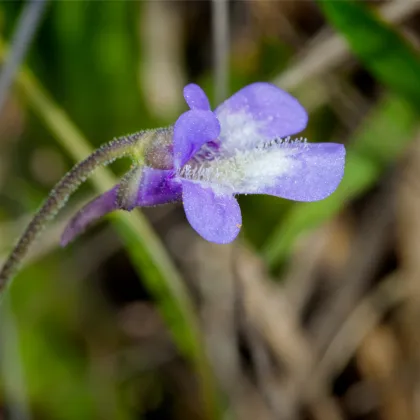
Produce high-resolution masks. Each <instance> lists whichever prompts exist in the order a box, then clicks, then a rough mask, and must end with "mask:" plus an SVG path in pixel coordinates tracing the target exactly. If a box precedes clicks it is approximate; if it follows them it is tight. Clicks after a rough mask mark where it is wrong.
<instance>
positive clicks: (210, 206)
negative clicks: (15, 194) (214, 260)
mask: <svg viewBox="0 0 420 420" xmlns="http://www.w3.org/2000/svg"><path fill="white" fill-rule="evenodd" d="M184 97H185V100H186V102H187V104H188V105H189V107H190V110H189V111H187V112H185V113H184V114H182V115H181V116H180V117H179V118H178V120H177V121H176V123H175V125H174V126H173V128H170V129H167V130H166V131H165V130H163V131H161V135H160V137H159V138H160V140H159V141H157V142H154V143H152V144H151V145H150V148H149V149H147V148H146V149H145V156H146V158H145V161H144V162H142V163H141V164H139V166H138V167H137V168H135V169H134V170H133V171H131V172H130V173H129V174H128V175H127V176H126V177H125V178H124V179H123V181H122V182H121V183H120V184H118V185H117V186H116V187H114V188H113V189H112V190H110V191H108V192H106V193H105V194H103V195H101V196H100V197H98V198H97V199H95V200H93V201H92V202H91V203H89V204H88V205H87V206H86V207H85V208H84V209H82V210H81V211H80V212H79V213H78V214H77V215H76V216H75V217H74V218H73V219H72V221H71V222H70V224H69V225H68V227H67V228H66V230H65V232H64V234H63V238H62V243H63V245H65V244H67V243H68V242H69V241H71V240H72V239H73V238H74V237H75V236H76V235H77V234H78V233H80V232H81V231H82V230H84V229H85V228H86V226H87V225H88V224H90V223H91V222H92V221H93V220H95V219H97V218H99V217H102V216H103V215H104V214H106V213H109V212H111V211H113V210H116V209H120V208H122V209H125V210H131V209H133V208H134V207H138V206H153V205H157V204H164V203H168V202H174V201H181V200H182V203H183V205H184V209H185V214H186V216H187V219H188V221H189V222H190V224H191V226H192V227H193V228H194V229H195V230H196V231H197V232H198V233H199V234H200V235H201V236H202V237H203V238H204V239H207V240H208V241H211V242H216V243H219V244H225V243H229V242H231V241H233V240H234V239H235V238H236V236H237V235H238V233H239V230H240V228H241V224H242V218H241V211H240V208H239V205H238V202H237V200H236V198H235V195H236V194H269V195H275V196H278V197H283V198H287V199H290V200H296V201H316V200H322V199H323V198H326V197H327V196H329V195H330V194H331V193H332V192H334V190H335V189H336V188H337V186H338V184H339V183H340V181H341V179H342V177H343V173H344V158H345V149H344V146H343V145H341V144H335V143H318V144H311V143H307V142H306V141H303V140H294V141H292V140H290V139H289V136H291V135H293V134H296V133H299V132H300V131H302V130H303V129H304V128H305V127H306V124H307V120H308V116H307V113H306V111H305V110H304V108H303V107H302V106H301V105H300V104H299V102H298V101H297V100H296V99H295V98H293V97H292V96H291V95H289V94H288V93H286V92H284V91H282V90H281V89H279V88H278V87H276V86H274V85H271V84H269V83H254V84H251V85H249V86H247V87H245V88H243V89H241V90H240V91H239V92H237V93H235V94H234V95H233V96H231V97H230V98H229V99H227V100H226V101H225V102H223V103H222V104H221V105H220V106H219V107H217V108H216V110H215V111H214V112H213V111H211V108H210V104H209V101H208V99H207V96H206V95H205V93H204V92H203V90H202V89H201V88H200V87H199V86H197V85H194V84H190V85H187V86H186V87H185V88H184ZM165 136H166V137H165ZM165 138H166V139H167V140H166V141H165ZM162 139H163V140H162ZM152 150H153V151H152ZM148 151H149V152H148Z"/></svg>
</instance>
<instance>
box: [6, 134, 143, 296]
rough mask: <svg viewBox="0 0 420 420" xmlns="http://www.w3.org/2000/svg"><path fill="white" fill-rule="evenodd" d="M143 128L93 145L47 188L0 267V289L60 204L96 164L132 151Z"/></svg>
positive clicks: (15, 269)
mask: <svg viewBox="0 0 420 420" xmlns="http://www.w3.org/2000/svg"><path fill="white" fill-rule="evenodd" d="M145 133H147V132H139V133H136V134H132V135H129V136H126V137H121V138H119V139H116V140H114V141H111V142H110V143H108V144H105V145H104V146H102V147H100V148H99V149H97V150H96V151H95V152H93V153H92V154H91V155H90V156H89V157H87V158H86V159H85V160H83V161H82V162H80V163H78V164H77V165H75V166H74V167H73V169H71V170H70V171H69V172H67V174H66V175H64V177H63V178H61V180H60V181H59V182H58V183H57V185H56V186H55V187H54V189H53V190H51V192H50V194H49V195H48V197H47V199H46V200H45V202H44V204H43V205H42V206H41V208H40V209H39V210H38V212H37V213H36V214H35V216H34V217H33V219H32V220H31V222H30V223H29V224H28V226H27V227H26V229H25V231H24V232H23V234H22V236H21V237H20V239H19V241H18V243H17V244H16V245H15V247H14V248H13V250H12V252H11V253H10V254H9V257H8V258H7V259H6V261H5V263H4V264H3V267H2V269H1V271H0V291H2V290H3V289H4V288H5V287H6V286H7V284H8V282H9V281H10V279H11V278H12V276H13V275H14V274H15V272H16V271H17V268H18V266H19V264H20V263H21V262H22V261H23V259H24V258H25V256H26V255H27V253H28V251H29V249H30V247H31V245H32V244H33V243H34V241H35V240H36V239H37V238H38V236H39V234H40V233H41V232H42V230H43V229H44V227H45V226H46V225H47V223H48V222H50V221H51V220H52V219H53V218H54V217H55V216H56V215H57V213H58V212H59V211H60V210H61V209H62V208H63V207H64V205H65V204H66V202H67V200H68V199H69V197H70V195H71V194H72V193H74V192H75V191H76V190H77V188H78V187H79V186H80V185H81V184H82V183H83V182H84V181H85V180H86V178H87V177H88V176H89V175H91V174H92V172H93V171H94V170H95V169H97V168H98V167H100V166H105V165H108V164H109V163H111V162H113V161H114V160H115V159H118V158H121V157H125V156H128V155H130V154H132V152H133V148H134V146H135V145H136V144H137V143H138V142H139V141H141V140H142V139H143V138H144V135H145Z"/></svg>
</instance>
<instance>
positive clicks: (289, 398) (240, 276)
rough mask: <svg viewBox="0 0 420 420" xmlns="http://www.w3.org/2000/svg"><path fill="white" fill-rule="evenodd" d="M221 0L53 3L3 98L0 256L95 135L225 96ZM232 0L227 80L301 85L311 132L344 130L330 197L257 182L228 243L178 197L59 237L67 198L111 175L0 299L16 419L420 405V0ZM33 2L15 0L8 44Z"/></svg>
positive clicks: (367, 414) (4, 411)
mask: <svg viewBox="0 0 420 420" xmlns="http://www.w3.org/2000/svg"><path fill="white" fill-rule="evenodd" d="M218 1H219V0H215V1H213V2H211V1H204V0H203V1H157V0H156V1H141V2H136V1H50V2H48V4H47V5H46V10H45V13H44V15H43V17H42V20H41V22H40V25H39V29H38V31H37V33H36V35H35V36H34V39H33V40H32V42H31V45H30V47H29V50H28V54H27V57H26V60H25V66H24V68H23V69H22V71H21V72H20V73H19V74H18V75H16V80H15V83H14V85H13V88H12V89H11V90H10V92H9V95H8V98H7V101H6V104H5V106H4V107H3V109H2V110H1V114H0V253H1V258H3V257H5V256H6V255H7V252H8V251H9V250H10V248H11V246H12V244H13V243H14V242H15V240H16V238H17V237H18V236H19V234H20V232H21V231H22V229H23V226H24V224H26V223H27V221H29V220H30V217H31V215H32V214H33V213H34V212H35V211H36V210H37V208H38V207H39V205H40V203H41V202H42V200H43V199H44V197H46V195H47V194H48V192H49V191H50V190H51V189H52V188H53V187H54V184H55V183H56V182H57V181H58V180H59V179H60V178H61V176H63V174H64V173H65V172H66V171H68V170H69V169H70V168H71V166H72V165H73V164H74V163H75V161H78V160H81V159H82V158H83V157H85V156H86V155H87V154H88V153H89V152H90V151H91V150H92V149H93V148H97V147H98V146H100V145H101V144H102V143H104V142H106V141H108V140H111V139H112V138H114V137H118V136H120V135H123V134H126V133H131V132H135V131H139V130H142V129H145V128H154V127H161V126H165V125H169V124H172V123H173V122H174V121H175V120H176V118H177V116H178V115H179V114H180V113H181V112H183V111H184V110H185V109H186V105H185V104H184V102H183V98H182V88H183V86H184V85H185V84H187V83H189V82H195V83H198V84H200V85H201V86H202V87H203V88H204V89H205V91H206V92H207V93H208V95H209V97H210V98H211V102H212V105H213V106H216V105H217V103H216V98H215V97H216V96H217V95H218V93H217V92H218V86H217V83H218V81H217V77H216V78H215V77H214V74H215V68H216V74H217V71H218V70H217V66H218V63H217V59H215V57H216V56H217V54H216V55H215V53H216V52H215V44H214V34H215V31H218V30H219V29H220V27H218V26H217V22H214V19H215V17H214V16H215V14H214V8H215V7H216V6H215V3H217V2H218ZM219 3H221V4H222V7H225V9H224V13H225V14H227V15H228V17H227V22H228V27H229V38H228V39H225V43H226V45H227V46H228V52H229V55H228V66H227V70H226V71H227V72H228V74H227V75H225V76H226V77H227V79H228V85H227V92H226V97H227V96H229V95H230V94H232V93H233V92H235V91H236V90H238V89H239V88H241V87H243V86H245V85H246V84H248V83H251V82H254V81H272V82H274V83H276V84H278V85H279V86H280V87H282V88H283V89H285V90H288V91H290V92H291V93H292V94H293V95H295V96H296V97H297V98H298V99H299V100H300V101H301V103H302V104H303V105H304V106H305V107H306V108H307V110H308V112H309V114H310V121H309V125H308V128H307V129H306V130H305V132H304V133H303V135H304V136H305V137H307V138H308V139H309V141H314V142H315V141H319V142H327V141H334V142H339V143H345V145H346V149H347V161H346V173H345V178H344V180H343V182H342V184H341V185H340V187H339V189H338V190H337V192H335V193H334V194H333V195H332V196H331V197H329V198H328V199H326V200H324V201H321V202H317V203H294V202H290V201H286V200H282V199H278V198H275V197H269V196H246V197H240V199H239V201H240V204H241V209H242V212H243V229H242V233H241V235H240V238H239V239H238V240H237V241H236V242H235V244H233V245H229V246H223V247H216V246H214V245H210V244H207V243H205V242H204V241H203V240H201V239H200V238H198V237H197V235H196V234H195V233H194V232H193V231H192V229H191V228H190V227H189V226H188V224H187V223H186V221H185V217H184V215H183V211H182V208H181V207H180V206H176V205H168V206H163V207H157V208H150V209H144V212H143V215H144V216H143V215H141V214H140V212H137V210H136V211H135V212H133V213H136V214H132V215H129V216H128V215H118V216H116V217H115V218H113V219H112V220H111V222H110V221H109V220H106V221H103V222H101V223H99V224H98V225H96V226H95V227H94V228H92V229H91V230H89V231H88V232H87V233H86V234H84V235H83V236H82V237H80V238H79V239H78V240H77V241H76V242H75V243H74V244H72V245H71V246H69V247H68V248H66V249H61V248H60V247H59V246H58V242H59V236H60V233H61V230H62V228H63V227H64V226H65V223H66V221H67V220H68V218H69V216H70V215H71V214H72V213H73V212H74V211H75V210H76V209H78V208H79V207H80V206H81V205H82V204H83V203H84V202H86V201H87V200H89V199H90V198H91V197H92V196H93V195H94V194H96V193H97V192H98V191H95V190H100V191H103V190H104V189H105V188H106V187H107V185H108V184H109V183H110V182H112V181H111V179H110V176H111V175H110V173H109V172H100V173H99V175H98V176H97V177H96V178H95V181H94V184H93V187H92V184H86V185H84V186H83V187H82V188H81V189H80V191H78V192H77V194H75V196H74V197H72V199H71V200H70V202H69V204H68V206H67V207H66V209H65V210H64V211H63V213H62V214H60V217H59V218H58V220H57V221H54V222H53V223H52V224H51V225H50V226H48V228H47V229H46V231H45V232H44V235H43V238H42V239H41V240H40V241H39V242H38V243H37V246H36V247H35V250H34V252H33V253H32V254H31V258H30V261H29V262H28V263H26V264H25V265H24V267H23V269H22V271H21V273H20V274H19V276H17V278H16V279H15V281H14V282H13V284H12V286H11V288H10V289H9V290H8V294H9V295H8V297H7V298H6V299H5V300H4V301H3V305H2V307H1V309H0V311H1V317H0V330H1V335H0V359H1V360H0V362H1V366H0V367H1V372H2V375H1V381H0V387H1V389H0V409H1V416H2V417H3V418H11V419H30V418H33V419H63V420H67V419H69V420H70V419H76V418H77V419H131V418H141V419H172V418H173V419H199V418H200V419H201V418H203V419H204V418H220V419H222V418H223V419H225V418H238V419H248V418H250V419H261V420H263V419H287V420H288V419H295V418H296V419H306V418H315V419H322V420H324V419H325V420H328V419H337V420H339V419H341V418H342V419H346V418H349V419H365V418H368V419H377V418H379V419H390V420H392V419H418V418H420V413H419V409H418V406H417V405H418V404H417V405H416V401H417V400H416V396H417V395H418V390H419V386H420V358H419V357H418V355H419V354H420V345H419V343H418V338H417V337H416V335H418V334H417V330H416V325H417V326H418V323H417V321H418V320H420V317H419V314H420V304H419V302H420V292H419V290H418V289H419V287H418V286H417V282H418V280H419V277H418V275H420V266H419V265H418V261H420V259H419V258H418V256H419V255H420V254H419V252H420V243H418V241H416V238H417V237H420V236H419V235H420V224H419V221H420V213H419V212H417V210H419V211H420V206H419V204H418V203H417V201H416V197H418V195H419V191H420V189H419V185H418V179H417V176H418V175H420V173H418V170H417V171H416V168H417V167H418V165H419V163H420V158H419V156H418V152H417V148H418V144H419V139H420V137H419V131H418V128H419V121H420V120H419V115H420V55H419V45H420V30H419V28H420V2H418V1H417V0H394V1H389V2H378V1H375V2H362V1H357V2H352V1H348V0H342V1H327V0H319V1H318V2H310V1H307V2H306V1H297V0H296V1H292V0H290V1H277V0H271V1H268V0H267V1H266V0H261V1H260V0H252V1H244V2H242V1H229V2H224V1H221V0H220V1H219ZM25 6H26V3H25V2H21V1H7V2H6V1H5V2H2V3H0V34H1V37H2V43H1V44H0V60H1V61H2V62H4V60H5V59H7V51H6V47H5V46H6V45H7V46H8V47H9V48H10V42H11V39H12V34H13V31H14V30H15V28H16V24H17V22H18V18H19V15H20V14H21V13H22V10H23V9H24V7H25ZM212 19H213V21H212ZM220 24H221V23H220V22H219V25H220ZM218 28H219V29H218ZM3 43H5V44H3ZM226 45H225V47H226ZM219 47H220V46H219ZM222 70H223V69H222ZM219 88H220V86H219ZM219 91H220V89H219ZM222 91H223V87H222ZM128 167H129V162H123V161H122V162H117V163H115V164H114V165H112V167H111V170H112V171H113V173H114V174H115V175H116V176H120V175H121V174H122V173H123V172H124V171H126V170H127V168H128ZM235 267H236V268H235ZM238 267H239V268H238ZM244 267H246V268H247V270H246V272H244ZM248 277H249V278H248ZM396 278H397V279H398V280H395V279H396ZM390 279H391V280H390ZM260 288H261V289H260ZM384 290H385V291H384ZM396 291H398V292H396ZM375 293H376V294H375ZM372 296H373V297H372ZM378 296H379V297H378ZM375 299H376V300H375ZM366 302H367V303H366ZM223 305H224V306H223ZM360 305H362V306H360ZM363 305H365V306H363ZM366 305H368V306H367V307H368V309H369V310H371V312H369V310H368V309H366V308H365V307H366ZM369 305H370V306H369ZM360 307H361V308H362V309H360ZM363 308H365V309H363ZM363 310H365V312H363ZM372 313H373V314H374V315H372ZM371 315H372V316H371ZM331 320H332V321H331ZM348 343H350V344H348ZM334 346H335V347H334ZM331 349H332V350H331ZM334 352H335V353H334ZM337 354H338V356H337ZM332 355H333V356H332ZM207 356H208V357H207ZM337 358H338V359H339V360H338V361H337ZM340 358H341V359H340ZM233 366H234V367H235V369H233ZM230 369H233V370H232V371H231V370H230ZM314 372H315V373H314ZM318 374H319V375H318ZM233 378H234V379H233ZM313 378H316V380H315V379H313ZM320 384H322V386H321V385H320ZM314 389H316V390H317V392H314V391H313V390H314Z"/></svg>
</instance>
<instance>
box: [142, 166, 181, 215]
mask: <svg viewBox="0 0 420 420" xmlns="http://www.w3.org/2000/svg"><path fill="white" fill-rule="evenodd" d="M181 196H182V185H181V183H180V181H178V180H177V179H176V178H175V177H174V172H173V171H171V170H162V169H152V168H148V167H145V168H144V169H143V173H142V177H141V179H140V184H139V188H138V193H137V201H136V203H135V206H143V207H146V206H156V205H158V204H166V203H172V202H175V201H180V200H181Z"/></svg>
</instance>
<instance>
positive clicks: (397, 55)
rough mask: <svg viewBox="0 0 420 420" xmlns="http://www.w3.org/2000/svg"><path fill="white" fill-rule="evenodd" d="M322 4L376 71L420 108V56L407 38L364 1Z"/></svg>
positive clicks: (365, 62) (327, 0) (325, 1)
mask: <svg viewBox="0 0 420 420" xmlns="http://www.w3.org/2000/svg"><path fill="white" fill-rule="evenodd" d="M318 4H319V6H320V7H321V10H322V11H323V12H324V14H325V17H326V18H327V20H328V21H329V22H330V23H331V24H332V25H333V26H334V27H335V29H336V30H337V31H338V32H339V33H340V34H341V35H343V36H344V37H345V39H346V41H347V43H348V44H349V47H350V49H351V50H352V51H353V53H354V54H355V55H356V56H357V57H358V58H359V59H360V61H361V62H362V63H363V65H364V66H365V67H366V68H367V69H368V70H369V71H370V72H371V73H372V75H373V76H374V77H375V78H376V79H377V80H378V81H380V82H381V83H383V84H384V85H386V86H388V87H389V88H390V89H392V90H393V91H394V92H395V93H397V94H399V95H401V97H403V98H405V99H407V100H408V101H410V102H411V103H412V104H413V105H414V106H415V107H416V109H417V110H419V111H420V76H419V75H420V58H419V55H418V54H417V53H416V52H415V51H414V49H413V48H411V46H410V45H409V44H408V43H407V42H406V41H405V40H404V38H403V37H402V36H400V34H398V33H397V32H396V31H395V30H394V29H393V28H392V27H391V26H390V25H388V24H386V23H385V22H383V21H381V20H380V19H379V18H378V17H377V16H376V14H375V13H374V12H372V11H371V10H369V8H368V7H367V6H366V5H364V4H363V3H362V2H360V1H357V2H355V1H351V0H340V1H331V0H318Z"/></svg>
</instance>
